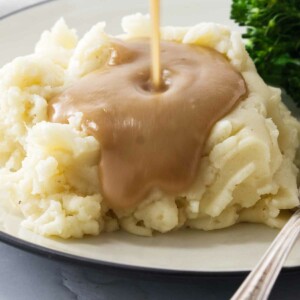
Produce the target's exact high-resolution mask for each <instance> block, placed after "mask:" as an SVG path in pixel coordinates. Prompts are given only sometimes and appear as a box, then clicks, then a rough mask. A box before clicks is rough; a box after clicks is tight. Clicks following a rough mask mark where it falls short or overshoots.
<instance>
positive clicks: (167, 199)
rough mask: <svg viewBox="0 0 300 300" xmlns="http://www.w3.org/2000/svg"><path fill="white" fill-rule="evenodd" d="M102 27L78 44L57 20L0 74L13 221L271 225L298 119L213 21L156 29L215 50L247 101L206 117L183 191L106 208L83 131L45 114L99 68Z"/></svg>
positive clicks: (69, 228) (83, 229) (284, 206)
mask: <svg viewBox="0 0 300 300" xmlns="http://www.w3.org/2000/svg"><path fill="white" fill-rule="evenodd" d="M122 25H123V28H124V31H125V34H124V35H122V36H121V38H124V39H126V38H140V37H148V36H149V17H147V16H143V15H140V14H136V15H133V16H129V17H125V18H124V19H123V21H122ZM104 28H105V24H104V23H98V24H96V25H95V26H94V27H92V28H91V30H90V31H89V32H87V33H86V34H85V35H84V37H83V38H82V39H80V40H78V37H77V35H76V32H75V30H73V29H69V28H68V27H67V25H66V24H65V22H64V21H63V20H59V21H58V22H57V23H56V24H55V25H54V27H53V28H52V30H51V31H46V32H44V33H43V34H42V36H41V39H40V41H39V42H38V43H37V45H36V47H35V52H34V53H33V54H31V55H28V56H24V57H18V58H16V59H15V60H14V61H12V62H11V63H9V64H7V65H5V66H4V67H3V68H2V69H1V70H0V110H1V113H0V136H1V139H0V143H1V145H0V178H1V180H0V201H1V202H3V203H4V202H5V203H7V202H11V204H12V205H13V206H15V207H16V208H17V209H18V210H19V211H20V212H21V213H22V215H23V216H24V220H23V222H22V226H24V227H26V228H28V229H30V230H32V231H34V232H36V233H38V234H41V235H46V236H60V237H62V238H70V237H76V238H80V237H82V236H84V235H98V234H99V233H100V232H103V231H114V230H117V229H119V228H122V229H124V230H126V231H128V232H131V233H133V234H138V235H144V236H151V235H152V234H153V233H154V232H155V231H158V232H162V233H165V232H168V231H170V230H175V229H178V228H180V227H191V228H197V229H203V230H212V229H219V228H224V227H228V226H231V225H233V224H235V223H238V222H255V223H264V224H267V225H269V226H272V227H281V226H282V225H283V224H284V222H285V221H286V220H287V218H288V217H289V215H290V209H292V208H295V207H296V206H297V205H298V204H299V200H298V189H297V173H298V169H297V167H296V165H295V155H296V150H297V147H298V144H299V132H300V126H299V123H298V121H297V120H296V119H295V118H294V117H292V116H291V114H290V112H289V111H288V110H287V108H286V107H285V106H284V104H283V103H282V102H281V94H280V90H279V89H277V88H272V87H270V86H267V85H266V84H265V83H264V81H263V80H262V79H261V78H260V76H259V75H258V74H257V72H256V69H255V67H254V64H253V62H252V61H251V59H250V58H249V56H248V54H247V52H246V51H245V47H244V45H243V43H242V40H241V37H240V35H239V34H238V33H236V32H231V31H230V29H229V28H228V27H226V26H222V25H218V24H214V23H200V24H198V25H196V26H194V27H184V28H183V27H163V28H162V29H161V37H162V39H164V40H169V41H177V42H181V43H188V44H196V45H203V46H208V47H211V48H214V49H216V50H217V51H219V52H220V53H222V54H223V55H224V56H226V57H227V58H228V60H229V61H230V63H231V64H232V65H233V66H234V67H235V68H236V69H237V70H238V71H239V72H241V73H242V75H243V77H244V79H245V81H246V84H247V87H248V91H249V95H248V98H247V99H246V100H244V101H242V102H240V103H239V105H238V106H237V107H236V108H235V109H234V110H233V111H232V112H231V113H230V114H228V115H227V116H226V117H225V118H223V119H221V120H220V121H218V122H217V123H216V124H215V125H214V127H213V129H212V131H211V133H210V136H209V138H208V140H207V142H206V146H205V151H204V154H203V157H202V160H201V166H200V169H199V174H198V177H197V180H196V182H195V183H194V184H193V186H191V187H190V189H189V191H188V192H187V193H184V194H180V195H178V196H177V197H173V196H169V195H166V194H164V193H163V192H162V191H159V190H153V191H152V193H151V194H150V195H149V196H148V197H147V199H145V200H144V201H143V202H142V203H141V204H140V205H139V206H138V207H136V208H135V209H134V210H130V211H112V210H111V209H109V207H107V205H106V203H105V200H104V199H103V198H102V196H101V194H100V191H99V181H98V174H97V172H98V162H99V155H100V152H101V145H100V144H99V143H98V141H97V140H96V139H95V138H94V137H93V136H88V135H87V134H86V133H85V130H84V128H82V126H81V115H80V113H79V114H76V115H74V116H73V117H72V118H70V120H69V124H55V123H50V122H48V121H47V102H48V101H49V100H50V99H51V98H52V97H54V96H55V95H57V94H59V93H60V92H62V91H63V90H64V89H65V88H66V87H67V86H69V85H71V84H72V83H74V82H76V80H78V78H80V77H82V76H84V75H86V74H88V73H89V72H92V71H94V70H96V69H99V68H101V67H102V66H103V65H104V64H105V62H106V60H107V59H108V56H109V53H110V36H109V35H107V34H106V33H105V32H104ZM182 147H184V145H182Z"/></svg>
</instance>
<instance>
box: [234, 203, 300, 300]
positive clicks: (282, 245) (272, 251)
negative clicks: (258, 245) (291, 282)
mask: <svg viewBox="0 0 300 300" xmlns="http://www.w3.org/2000/svg"><path fill="white" fill-rule="evenodd" d="M299 232H300V208H298V209H297V210H296V211H295V213H294V214H293V215H292V217H291V218H290V220H289V221H288V222H287V223H286V224H285V226H284V227H283V228H282V230H281V231H280V233H279V234H278V235H277V237H276V238H275V240H274V241H273V243H272V244H271V246H270V247H269V248H268V250H267V251H266V253H265V254H264V256H263V257H262V258H261V259H260V261H259V262H258V264H257V265H256V267H255V268H254V269H253V270H252V271H251V273H250V274H249V275H248V276H247V278H246V279H245V281H244V282H243V283H242V285H241V286H240V287H239V289H238V290H237V291H236V293H235V294H234V295H233V296H232V298H231V300H266V299H268V296H269V295H270V292H271V290H272V287H273V285H274V283H275V280H276V278H277V277H278V274H279V272H280V270H281V268H282V266H283V264H284V262H285V260H286V258H287V256H288V254H289V253H290V251H291V249H292V247H293V245H294V244H295V242H296V240H297V237H298V235H299Z"/></svg>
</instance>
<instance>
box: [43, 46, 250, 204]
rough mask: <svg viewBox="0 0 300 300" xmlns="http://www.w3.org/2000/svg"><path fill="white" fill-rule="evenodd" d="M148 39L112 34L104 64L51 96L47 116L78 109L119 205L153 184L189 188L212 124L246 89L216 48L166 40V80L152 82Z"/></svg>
mask: <svg viewBox="0 0 300 300" xmlns="http://www.w3.org/2000/svg"><path fill="white" fill-rule="evenodd" d="M150 64H151V56H150V46H149V41H147V40H131V41H126V42H125V41H118V40H114V41H113V43H112V48H111V55H110V59H109V61H108V62H107V65H106V66H105V67H104V68H102V69H100V70H97V71H95V72H93V73H90V74H88V75H87V76H85V77H83V78H82V79H80V80H78V81H77V82H75V83H74V84H73V85H72V86H70V87H69V88H67V89H66V90H65V91H64V92H63V93H62V94H60V95H59V96H57V97H56V98H54V99H52V100H51V101H50V104H49V111H48V114H49V119H50V121H52V122H60V123H67V122H68V118H69V117H70V116H71V115H73V114H74V113H76V112H82V113H83V124H84V125H85V127H86V129H87V131H88V133H89V134H92V135H93V136H94V137H95V138H96V139H98V140H99V142H100V145H101V159H100V161H99V178H100V187H101V192H102V194H103V196H104V199H105V201H106V203H107V204H108V205H109V206H110V207H112V208H115V209H125V208H131V207H134V206H135V205H137V204H139V203H140V202H141V201H142V200H143V199H144V198H145V197H146V196H147V194H148V193H149V192H150V191H151V190H152V189H153V188H159V189H161V190H163V191H164V192H166V193H169V194H174V195H176V194H177V193H181V192H184V191H185V190H187V189H188V188H189V186H190V185H191V184H192V183H193V181H194V180H195V177H196V174H197V171H198V168H199V163H200V159H201V153H202V149H203V146H204V143H205V141H206V138H207V136H208V134H209V132H210V129H211V128H212V126H213V125H214V124H215V123H216V121H218V120H219V119H220V118H222V117H223V116H225V115H226V114H227V113H229V112H230V111H231V110H232V109H233V107H234V106H235V105H236V104H237V102H239V101H240V100H242V99H243V98H244V97H245V96H246V94H247V88H246V84H245V81H244V79H243V77H242V76H241V74H240V73H239V72H237V71H236V70H235V69H234V67H233V66H232V65H231V64H230V63H229V62H228V61H227V60H226V58H224V57H223V56H222V55H221V54H219V53H218V52H217V51H215V50H212V49H210V48H206V47H201V46H191V45H185V44H178V43H175V42H165V41H162V42H161V66H162V70H163V75H162V77H163V86H162V88H161V91H160V92H153V91H152V89H151V83H150V77H151V76H150V69H151V66H150Z"/></svg>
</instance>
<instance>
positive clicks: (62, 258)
mask: <svg viewBox="0 0 300 300" xmlns="http://www.w3.org/2000/svg"><path fill="white" fill-rule="evenodd" d="M54 1H57V0H44V1H41V2H38V3H34V4H31V5H27V6H25V7H22V8H20V9H17V10H14V11H12V12H10V13H7V14H5V15H3V16H0V21H3V20H5V19H8V18H9V17H11V16H14V15H17V14H21V13H22V12H24V11H27V10H29V9H32V8H35V7H38V6H42V5H46V4H49V3H51V2H54ZM0 242H3V243H5V244H7V245H10V246H12V247H14V248H17V249H20V250H22V251H25V252H28V253H31V254H34V255H38V256H41V257H44V258H46V259H49V260H56V261H59V262H64V263H69V264H71V263H76V264H77V265H81V266H86V267H92V268H96V269H100V268H101V269H102V270H107V271H112V272H114V273H115V272H117V273H118V274H120V271H121V272H122V273H123V274H124V273H125V274H127V275H130V276H136V275H138V276H139V277H146V278H147V277H151V278H153V277H159V278H161V277H163V278H165V277H166V276H167V277H172V278H184V279H200V278H216V277H218V278H222V277H226V278H228V277H245V276H246V275H247V274H248V273H249V272H250V270H241V271H192V270H174V269H165V268H151V267H142V266H135V265H128V264H124V263H123V264H122V263H116V262H111V261H104V260H99V259H93V258H88V257H83V256H79V255H74V254H70V253H67V252H63V251H59V250H55V249H51V248H48V247H45V246H41V245H38V244H35V243H32V242H29V241H26V240H25V239H21V238H18V237H16V236H14V235H11V234H8V233H6V232H4V231H2V230H0ZM299 272H300V264H299V266H289V267H283V268H282V271H281V273H282V274H291V273H299Z"/></svg>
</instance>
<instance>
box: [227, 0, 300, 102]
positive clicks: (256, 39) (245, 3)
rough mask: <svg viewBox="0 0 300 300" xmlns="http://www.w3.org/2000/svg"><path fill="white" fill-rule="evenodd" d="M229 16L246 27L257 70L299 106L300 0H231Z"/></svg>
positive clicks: (248, 44) (248, 43)
mask: <svg viewBox="0 0 300 300" xmlns="http://www.w3.org/2000/svg"><path fill="white" fill-rule="evenodd" d="M231 18H232V19H233V20H235V21H236V22H237V23H238V24H239V25H241V26H246V27H247V31H246V33H245V34H244V35H243V37H244V38H246V39H247V42H246V47H247V50H248V52H249V54H250V56H251V57H252V59H253V60H254V63H255V65H256V68H257V71H258V73H259V74H260V75H261V76H262V78H263V79H264V80H265V81H266V82H267V83H268V84H271V85H274V86H279V87H282V88H284V89H285V90H286V91H287V93H288V94H289V95H290V96H291V97H292V98H293V100H294V101H295V102H296V103H297V105H299V106H300V0H233V2H232V7H231Z"/></svg>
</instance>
